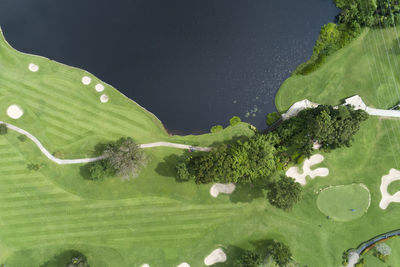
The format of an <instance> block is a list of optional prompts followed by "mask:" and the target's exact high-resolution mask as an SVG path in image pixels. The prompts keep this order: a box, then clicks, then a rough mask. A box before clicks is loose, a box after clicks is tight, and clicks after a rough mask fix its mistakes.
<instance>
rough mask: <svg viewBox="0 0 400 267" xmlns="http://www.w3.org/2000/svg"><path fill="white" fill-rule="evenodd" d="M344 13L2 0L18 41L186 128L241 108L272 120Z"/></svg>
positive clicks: (214, 2) (309, 6) (293, 2)
mask: <svg viewBox="0 0 400 267" xmlns="http://www.w3.org/2000/svg"><path fill="white" fill-rule="evenodd" d="M337 13H338V10H337V9H336V8H335V6H334V4H333V0H301V1H300V0H285V1H281V0H275V1H272V0H107V1H105V0H80V1H78V0H57V1H55V0H35V1H33V0H1V1H0V25H1V26H2V29H3V31H4V34H5V36H6V38H7V40H8V41H9V43H10V44H11V45H12V46H14V47H15V48H16V49H18V50H20V51H23V52H27V53H33V54H38V55H42V56H45V57H49V58H51V59H54V60H57V61H60V62H62V63H65V64H68V65H72V66H76V67H80V68H83V69H86V70H88V71H89V72H91V73H93V74H95V75H96V76H98V77H99V78H100V79H102V80H104V81H105V82H107V83H109V84H112V85H113V86H115V87H116V88H117V89H118V90H120V91H121V92H123V93H124V94H125V95H127V96H128V97H130V98H132V99H133V100H135V101H136V102H138V103H139V104H140V105H142V106H144V107H145V108H146V109H148V110H150V111H151V112H153V113H154V114H155V115H156V116H158V117H159V118H160V120H161V121H162V122H163V123H164V125H165V126H166V127H167V128H168V129H169V130H174V131H176V130H179V131H181V132H183V133H190V132H192V133H200V132H204V131H208V130H209V129H210V127H211V126H212V125H215V124H222V125H224V126H225V125H227V124H228V122H229V119H230V118H231V117H232V116H234V115H237V116H240V117H241V118H242V120H244V121H248V122H250V123H252V124H254V125H255V126H257V127H259V128H265V115H266V114H267V113H269V112H272V111H274V110H275V105H274V96H275V93H276V91H277V90H278V88H279V86H280V84H281V83H282V82H283V81H284V80H285V79H286V78H287V77H288V76H289V75H290V72H291V71H292V70H293V69H295V68H296V66H297V65H299V64H300V63H302V62H304V61H306V60H307V59H308V58H309V57H310V55H311V53H312V47H313V45H314V42H315V40H316V38H317V37H318V32H319V30H320V27H321V26H322V25H323V24H325V23H327V22H331V21H334V17H335V16H336V15H337Z"/></svg>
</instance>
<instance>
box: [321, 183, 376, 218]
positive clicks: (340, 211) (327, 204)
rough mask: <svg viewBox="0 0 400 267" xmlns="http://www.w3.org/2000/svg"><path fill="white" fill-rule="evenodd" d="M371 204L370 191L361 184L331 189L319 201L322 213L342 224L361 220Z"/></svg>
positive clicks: (323, 193)
mask: <svg viewBox="0 0 400 267" xmlns="http://www.w3.org/2000/svg"><path fill="white" fill-rule="evenodd" d="M369 204H370V194H369V190H368V188H367V187H365V186H363V185H361V184H351V185H339V186H334V187H329V188H327V189H325V190H323V191H322V192H321V193H320V194H319V195H318V199H317V205H318V208H319V210H320V211H321V212H322V213H324V214H325V215H327V216H329V217H330V218H331V219H333V220H336V221H341V222H347V221H351V220H354V219H357V218H360V217H361V216H362V215H363V214H364V213H365V212H366V211H367V210H368V207H369Z"/></svg>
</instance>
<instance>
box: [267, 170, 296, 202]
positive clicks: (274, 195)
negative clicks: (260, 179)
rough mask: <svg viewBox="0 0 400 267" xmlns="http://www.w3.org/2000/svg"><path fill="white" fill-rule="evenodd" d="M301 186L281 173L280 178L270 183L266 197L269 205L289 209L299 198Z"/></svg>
mask: <svg viewBox="0 0 400 267" xmlns="http://www.w3.org/2000/svg"><path fill="white" fill-rule="evenodd" d="M301 192H302V187H301V185H300V184H299V183H297V182H296V181H294V180H293V179H292V178H289V177H287V176H284V175H282V176H281V178H280V180H278V181H276V182H273V183H271V185H270V190H269V192H268V194H267V198H268V200H269V202H270V203H271V205H273V206H275V207H277V208H280V209H283V210H290V209H292V207H293V206H294V205H295V204H296V203H297V202H299V201H300V199H301Z"/></svg>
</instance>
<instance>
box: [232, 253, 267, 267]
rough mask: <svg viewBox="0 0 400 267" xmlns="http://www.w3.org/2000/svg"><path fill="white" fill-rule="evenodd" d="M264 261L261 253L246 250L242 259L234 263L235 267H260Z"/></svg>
mask: <svg viewBox="0 0 400 267" xmlns="http://www.w3.org/2000/svg"><path fill="white" fill-rule="evenodd" d="M262 261H263V258H262V256H261V255H260V254H259V253H256V252H253V251H250V250H246V251H245V252H243V253H242V255H241V256H240V258H238V259H237V260H236V261H235V262H234V264H233V265H234V267H258V266H259V265H260V264H261V263H262Z"/></svg>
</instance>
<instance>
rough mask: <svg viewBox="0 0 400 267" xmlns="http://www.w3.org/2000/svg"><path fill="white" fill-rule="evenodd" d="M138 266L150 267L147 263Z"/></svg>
mask: <svg viewBox="0 0 400 267" xmlns="http://www.w3.org/2000/svg"><path fill="white" fill-rule="evenodd" d="M140 267H150V265H148V264H147V263H145V264H142V265H140Z"/></svg>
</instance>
